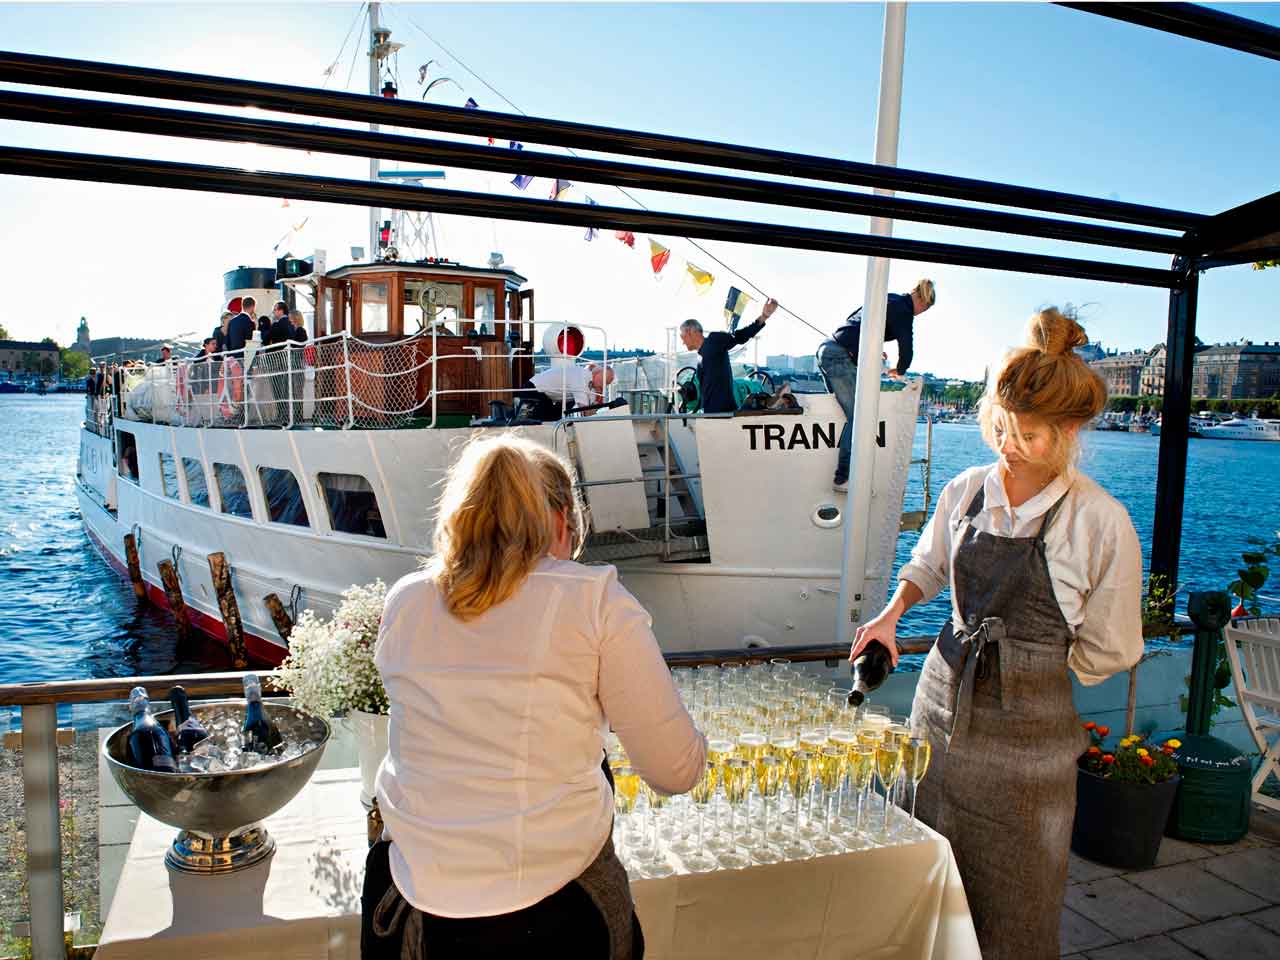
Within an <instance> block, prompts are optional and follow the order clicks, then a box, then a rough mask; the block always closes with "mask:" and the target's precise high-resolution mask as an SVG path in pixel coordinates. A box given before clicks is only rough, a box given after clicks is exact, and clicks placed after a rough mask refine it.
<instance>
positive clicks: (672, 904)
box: [97, 770, 980, 960]
mask: <svg viewBox="0 0 1280 960" xmlns="http://www.w3.org/2000/svg"><path fill="white" fill-rule="evenodd" d="M359 791H360V776H359V773H358V771H355V770H321V771H319V772H317V773H316V775H315V777H314V778H313V779H312V781H311V783H309V784H308V785H307V787H306V788H305V789H303V790H302V792H301V793H299V794H298V796H297V797H296V798H295V799H294V800H293V801H292V802H291V803H289V805H288V806H286V807H285V808H284V809H283V810H281V811H280V812H279V813H277V814H276V815H275V816H273V817H271V818H270V819H268V820H267V830H268V831H269V832H270V833H271V835H272V836H273V837H275V840H276V844H277V848H276V852H275V855H274V856H273V857H271V858H270V859H269V860H267V861H266V862H264V863H260V864H258V865H256V866H254V867H251V868H249V869H248V870H244V871H241V872H240V873H236V874H232V875H230V876H226V877H191V876H187V875H183V874H177V873H173V872H171V871H170V870H168V869H166V867H165V865H164V855H165V851H166V850H167V849H168V846H169V843H170V842H171V841H172V840H173V837H174V835H175V832H176V831H175V830H174V829H173V828H172V827H168V826H165V825H164V824H162V823H159V822H158V821H156V820H153V819H152V818H150V817H148V816H145V815H143V816H140V817H139V818H138V826H137V829H136V830H135V832H134V836H133V842H132V844H131V846H130V849H129V857H128V860H127V861H126V863H125V866H124V870H123V872H122V873H121V875H120V882H119V886H118V888H117V890H116V894H115V899H114V900H113V901H112V904H111V912H110V914H109V915H108V917H107V922H106V926H105V927H104V929H103V931H102V936H101V938H100V940H99V946H98V953H97V957H98V960H118V958H130V960H150V958H155V960H175V958H179V960H204V958H210V960H213V958H219V960H221V958H225V957H236V958H237V960H254V958H262V960H293V958H298V960H302V958H307V960H318V958H334V960H358V958H359V956H360V884H361V881H362V878H363V876H364V858H365V854H366V853H367V852H368V847H367V844H366V840H365V821H364V811H363V809H362V808H361V806H360V803H359V799H358V797H359ZM633 890H634V895H635V900H636V910H637V912H638V914H639V915H640V921H641V924H642V925H643V927H644V932H645V941H646V954H645V955H646V957H647V958H648V960H695V958H696V960H704V958H705V960H709V958H719V957H724V958H732V960H750V958H753V957H759V958H765V960H792V958H806V960H808V958H814V960H834V958H848V960H873V958H874V960H889V958H903V960H907V958H911V960H917V958H918V960H979V958H980V954H979V952H978V946H977V940H976V938H975V936H974V932H973V921H972V920H971V919H970V917H969V909H968V905H967V903H966V901H965V896H964V889H963V887H962V886H961V883H960V876H959V873H958V872H957V871H956V866H955V860H954V858H953V857H952V855H951V846H950V844H948V843H947V841H946V840H945V839H944V838H942V837H940V836H938V835H937V834H930V835H929V836H928V837H927V838H926V839H925V840H923V841H921V842H919V843H914V844H910V845H904V846H896V847H886V848H880V849H874V850H863V851H858V852H856V853H848V854H842V855H840V856H834V857H821V858H817V859H813V860H803V861H797V862H791V863H780V864H774V865H770V866H757V867H751V868H749V869H746V870H733V871H720V872H716V873H710V874H692V875H681V876H674V877H668V878H665V879H661V880H639V881H636V882H635V884H634V885H633Z"/></svg>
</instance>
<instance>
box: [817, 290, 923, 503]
mask: <svg viewBox="0 0 1280 960" xmlns="http://www.w3.org/2000/svg"><path fill="white" fill-rule="evenodd" d="M936 300H937V294H936V292H935V290H934V288H933V281H932V280H921V281H920V282H919V283H917V284H916V285H915V287H914V288H913V289H912V291H911V292H910V293H891V294H889V304H888V306H887V308H886V309H885V314H884V340H885V343H888V342H889V341H890V340H896V341H897V342H898V365H897V366H896V367H894V368H893V369H892V370H890V371H889V376H890V377H892V378H893V379H895V380H901V379H902V378H903V376H904V375H905V374H906V372H907V368H908V367H910V366H911V358H912V353H913V351H912V346H913V336H914V329H913V328H914V324H915V318H916V315H917V314H920V313H924V312H925V311H926V310H928V309H929V308H930V307H932V306H933V304H934V302H935V301H936ZM861 336H862V308H861V307H859V308H858V309H857V310H855V311H854V312H853V313H851V314H850V315H849V319H848V320H846V321H845V324H844V326H842V327H840V329H838V330H837V331H836V332H835V333H834V334H833V335H832V337H831V339H830V340H824V341H823V342H822V345H821V346H819V347H818V369H819V370H821V371H822V376H823V377H824V378H825V379H826V381H827V389H828V390H830V391H831V392H832V393H834V394H835V395H836V402H837V403H839V404H840V409H841V410H843V411H844V415H845V424H844V429H843V430H841V431H840V453H839V456H838V457H837V459H836V475H835V482H834V484H833V489H834V490H835V491H836V492H837V493H844V492H845V491H846V490H848V488H849V487H848V485H849V458H850V452H851V450H852V447H853V427H852V424H853V405H854V393H855V391H854V384H855V383H856V382H857V379H858V338H859V337H861Z"/></svg>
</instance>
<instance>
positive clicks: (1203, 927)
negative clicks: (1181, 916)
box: [1169, 917, 1280, 960]
mask: <svg viewBox="0 0 1280 960" xmlns="http://www.w3.org/2000/svg"><path fill="white" fill-rule="evenodd" d="M1169 936H1170V937H1172V938H1173V939H1174V940H1177V941H1178V943H1180V944H1182V945H1183V946H1184V947H1188V948H1189V949H1191V950H1194V951H1195V952H1196V953H1198V954H1199V955H1200V956H1201V957H1203V958H1204V960H1276V956H1277V955H1280V950H1278V949H1277V948H1278V945H1277V943H1276V936H1275V934H1274V933H1272V932H1271V931H1270V930H1267V929H1266V928H1265V927H1260V926H1258V925H1257V924H1256V923H1250V922H1249V921H1248V920H1246V919H1245V918H1244V917H1228V918H1227V919H1225V920H1215V921H1214V922H1213V923H1204V924H1200V925H1199V926H1196V927H1189V928H1188V929H1186V930H1174V931H1173V932H1171V933H1170V934H1169Z"/></svg>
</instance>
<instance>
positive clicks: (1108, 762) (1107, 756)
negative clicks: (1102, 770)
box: [1102, 753, 1116, 766]
mask: <svg viewBox="0 0 1280 960" xmlns="http://www.w3.org/2000/svg"><path fill="white" fill-rule="evenodd" d="M1102 762H1103V763H1105V764H1106V765H1107V766H1111V764H1113V763H1115V762H1116V758H1115V757H1114V756H1112V755H1111V754H1109V753H1106V754H1103V756H1102Z"/></svg>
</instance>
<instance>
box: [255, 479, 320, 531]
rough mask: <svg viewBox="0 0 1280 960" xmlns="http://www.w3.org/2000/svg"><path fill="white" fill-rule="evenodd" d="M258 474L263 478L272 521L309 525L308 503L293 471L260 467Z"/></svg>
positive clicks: (301, 525) (268, 511)
mask: <svg viewBox="0 0 1280 960" xmlns="http://www.w3.org/2000/svg"><path fill="white" fill-rule="evenodd" d="M258 474H259V476H260V477H261V479H262V492H263V493H265V494H266V495H267V517H268V518H269V519H270V520H271V522H272V523H287V524H290V525H291V526H295V527H309V526H310V525H311V524H310V523H308V521H307V505H306V504H305V503H303V502H302V491H301V490H300V489H299V488H298V481H297V479H296V478H295V477H294V475H293V471H292V470H278V469H276V468H275V467H259V468H258Z"/></svg>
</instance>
